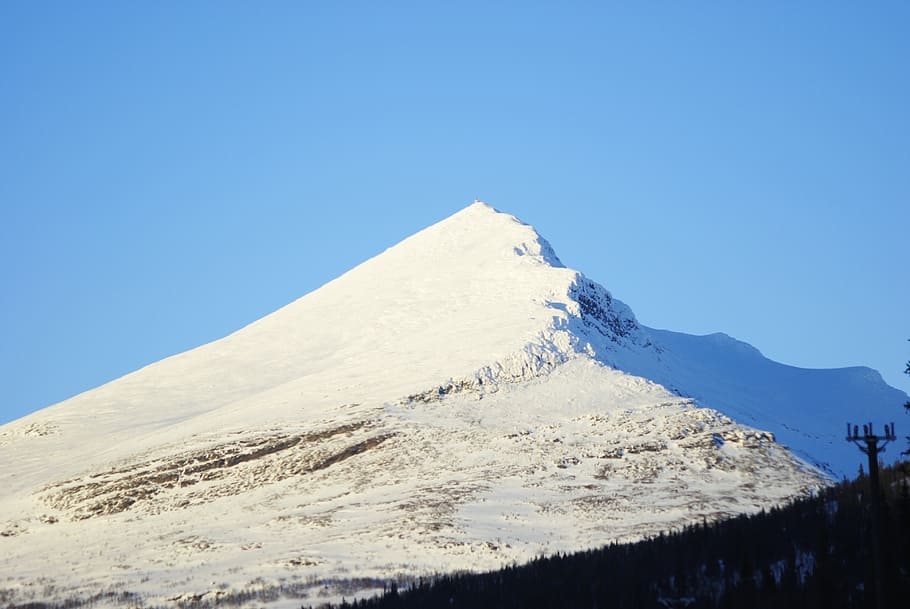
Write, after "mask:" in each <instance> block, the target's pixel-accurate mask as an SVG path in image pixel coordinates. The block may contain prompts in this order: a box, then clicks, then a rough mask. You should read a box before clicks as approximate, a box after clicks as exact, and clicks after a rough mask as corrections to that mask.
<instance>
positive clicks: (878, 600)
mask: <svg viewBox="0 0 910 609" xmlns="http://www.w3.org/2000/svg"><path fill="white" fill-rule="evenodd" d="M896 439H897V438H896V436H895V435H894V423H891V425H890V426H889V425H885V433H884V435H881V436H878V435H876V434H875V433H874V432H873V430H872V423H865V424H863V433H862V435H860V433H859V425H854V426H853V427H852V428H851V427H850V424H849V423H847V441H848V442H853V443H854V444H856V445H857V446H858V447H859V449H860V450H861V451H863V452H864V453H866V455H867V456H868V457H869V493H870V494H871V495H872V501H871V505H870V508H871V510H872V514H871V518H872V569H873V575H872V576H873V579H874V580H875V607H876V609H882V608H883V607H884V606H885V604H884V598H883V593H882V556H881V541H880V540H881V524H880V522H879V520H880V519H881V506H880V505H879V493H880V491H879V486H878V456H879V454H881V453H883V452H884V451H885V446H886V445H887V444H888V442H892V441H894V440H896Z"/></svg>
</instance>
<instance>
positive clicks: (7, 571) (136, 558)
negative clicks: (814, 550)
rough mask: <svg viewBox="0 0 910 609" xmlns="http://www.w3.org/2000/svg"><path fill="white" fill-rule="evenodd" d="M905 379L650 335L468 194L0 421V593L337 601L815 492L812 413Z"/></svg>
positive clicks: (833, 449)
mask: <svg viewBox="0 0 910 609" xmlns="http://www.w3.org/2000/svg"><path fill="white" fill-rule="evenodd" d="M614 368H615V369H614ZM902 395H903V394H901V393H900V392H897V391H896V390H893V389H891V388H890V387H887V385H884V384H883V383H882V382H881V379H880V378H876V377H875V373H872V372H871V371H866V370H864V369H863V370H853V369H851V370H847V371H802V370H797V369H793V368H788V367H785V366H781V365H779V364H775V363H773V362H769V361H768V360H765V359H764V358H762V357H761V355H760V354H759V353H758V352H757V351H755V350H754V349H752V348H751V347H748V346H747V345H743V344H742V343H737V342H736V341H733V340H732V339H728V338H726V337H719V336H714V337H689V336H685V335H677V334H673V333H669V332H665V331H658V330H652V329H648V328H644V327H642V326H640V324H638V322H637V321H636V320H635V317H634V315H633V314H632V312H631V310H629V308H628V307H626V306H625V305H624V304H622V303H620V302H619V301H617V300H615V299H614V298H612V296H611V295H610V294H609V293H608V292H607V291H606V290H605V289H604V288H602V287H601V286H599V285H597V284H596V283H594V282H592V281H590V280H589V279H587V278H586V277H584V276H583V275H581V274H580V273H578V272H576V271H573V270H570V269H567V268H564V267H563V265H562V264H561V263H560V262H559V260H558V258H557V257H556V255H555V253H554V252H553V250H552V248H551V247H550V246H549V244H547V242H546V241H544V240H543V239H542V238H541V237H540V236H539V235H538V234H537V233H536V231H535V230H534V229H533V228H532V227H530V226H527V225H525V224H522V223H521V222H519V221H518V220H516V219H515V218H513V217H512V216H509V215H507V214H502V213H499V212H497V211H495V210H494V209H492V208H490V207H488V206H486V205H484V204H480V203H477V204H474V205H471V206H469V207H468V208H466V209H464V210H462V211H461V212H459V213H457V214H455V215H454V216H452V217H450V218H448V219H446V220H444V221H443V222H440V223H439V224H436V225H434V226H431V227H429V228H428V229H426V230H424V231H421V232H420V233H418V234H416V235H414V236H412V237H410V238H408V239H406V240H404V241H403V242H401V243H399V244H398V245H396V246H394V247H392V248H390V249H389V250H387V251H386V252H384V253H382V254H381V255H379V256H377V257H375V258H373V259H371V260H368V261H367V262H365V263H363V264H362V265H360V266H358V267H357V268H355V269H353V270H351V271H350V272H348V273H346V274H344V275H342V276H341V277H339V278H337V279H336V280H334V281H332V282H330V283H328V284H326V285H325V286H323V287H322V288H320V289H319V290H316V291H315V292H312V293H310V294H308V295H306V296H304V297H303V298H301V299H299V300H297V301H295V302H293V303H291V304H290V305H288V306H286V307H284V308H282V309H280V310H279V311H276V312H275V313H273V314H271V315H269V316H266V317H264V318H263V319H261V320H259V321H257V322H255V323H253V324H251V325H249V326H247V327H246V328H243V329H242V330H239V331H238V332H236V333H234V334H232V335H230V336H228V337H226V338H224V339H221V340H219V341H215V342H213V343H210V344H208V345H204V346H202V347H199V348H197V349H194V350H191V351H188V352H186V353H182V354H180V355H177V356H174V357H171V358H168V359H165V360H162V361H161V362H158V363H155V364H153V365H151V366H148V367H146V368H143V369H141V370H138V371H136V372H134V373H132V374H129V375H127V376H125V377H123V378H121V379H118V380H116V381H113V382H111V383H109V384H107V385H104V386H102V387H99V388H97V389H95V390H92V391H89V392H86V393H84V394H82V395H79V396H76V397H74V398H72V399H70V400H67V401H65V402H62V403H60V404H57V405H55V406H52V407H50V408H47V409H45V410H42V411H40V412H37V413H34V414H32V415H30V416H28V417H25V418H23V419H20V420H19V421H15V422H13V423H10V424H8V425H5V426H3V427H0V463H3V464H5V467H3V468H2V470H0V489H2V491H0V598H5V599H7V600H10V601H14V602H17V603H19V602H26V601H29V600H47V599H51V598H60V597H62V596H66V595H77V596H81V597H87V596H90V595H91V594H95V593H97V592H98V591H110V593H111V594H114V593H120V592H123V591H131V592H136V593H139V594H142V595H143V598H144V599H146V601H147V602H149V603H160V602H166V601H167V600H168V599H179V598H184V599H186V598H188V597H182V596H181V595H199V594H206V595H208V596H207V597H206V598H208V599H212V598H215V596H220V597H222V598H226V597H227V596H228V595H229V594H231V593H233V592H236V591H239V590H250V589H258V590H271V591H273V592H274V591H275V590H278V589H279V588H280V589H281V590H283V591H284V592H285V593H287V594H289V595H290V596H294V595H295V594H296V595H298V596H299V595H300V594H304V593H305V594H310V595H311V597H310V598H311V601H314V602H315V599H314V598H313V597H312V595H315V594H319V593H320V592H319V591H322V592H321V593H324V594H341V593H346V595H347V596H348V597H350V596H351V592H352V589H351V588H350V587H346V588H344V589H343V590H342V589H339V590H335V591H334V592H333V591H332V590H331V589H326V588H324V587H323V586H321V585H319V583H318V582H320V581H322V580H323V579H325V578H331V579H335V580H348V581H349V582H350V580H352V579H354V578H358V577H375V578H380V579H382V578H389V577H393V576H396V575H400V574H425V573H432V572H435V571H442V570H450V569H477V568H490V567H494V566H497V565H501V564H505V563H509V562H511V561H514V560H525V559H529V558H532V557H534V556H536V555H538V554H540V553H545V552H554V551H568V550H573V549H580V548H585V547H591V546H595V545H598V544H603V543H606V542H608V541H611V540H614V539H628V538H635V537H639V536H642V535H646V534H650V533H653V532H656V531H659V530H663V529H666V528H671V527H674V526H681V525H683V524H685V523H687V522H692V521H694V520H700V519H701V518H703V517H706V518H716V517H722V516H724V515H728V514H733V513H739V512H743V511H753V510H757V509H760V508H761V507H764V506H768V505H771V504H774V503H778V502H781V501H785V500H787V499H788V498H790V497H793V496H795V495H798V494H801V493H805V492H811V491H812V489H813V488H816V487H817V486H818V485H819V484H824V483H825V479H824V476H823V474H822V473H821V472H820V471H819V470H817V469H815V468H814V467H812V464H821V465H824V464H828V465H829V466H830V468H831V470H832V471H834V472H836V473H838V472H839V471H840V470H839V469H838V468H844V470H845V471H853V469H855V468H853V467H847V466H846V464H848V462H849V463H856V459H855V455H854V454H853V452H852V451H854V450H855V449H852V448H851V447H850V446H848V445H846V444H845V443H841V444H843V446H842V445H840V444H837V445H836V444H835V443H833V440H831V439H832V438H836V437H837V435H838V434H840V433H841V428H842V426H843V423H845V421H841V420H839V419H838V420H836V421H834V423H835V425H834V426H833V429H834V431H831V426H829V425H828V423H829V421H827V420H826V417H829V418H833V417H843V416H844V415H846V414H847V413H848V412H852V411H850V410H848V407H849V404H850V403H851V401H852V400H854V399H855V400H858V401H863V403H865V404H867V405H868V406H869V408H870V409H871V411H870V412H869V416H870V417H871V416H873V415H879V416H876V417H875V418H876V419H880V417H881V413H882V412H887V413H890V412H891V410H892V409H893V404H892V403H890V402H889V400H891V399H892V398H895V399H896V400H897V402H896V403H900V401H901V400H902V399H905V397H901V396H902ZM816 398H819V399H816ZM835 398H837V400H840V401H836V400H835ZM832 400H834V401H832ZM820 402H821V403H820ZM832 403H834V404H835V406H834V407H832V406H831V404H832ZM826 408H827V410H826ZM794 409H800V412H799V413H794V412H793V410H794ZM784 419H786V420H784ZM767 431H772V432H774V434H776V435H777V436H778V437H781V438H784V439H785V442H786V443H787V444H789V445H790V446H791V447H792V448H793V449H794V450H795V452H796V454H797V455H799V457H801V458H802V460H801V459H799V458H797V457H796V456H794V454H793V453H791V452H790V451H788V450H786V449H785V448H784V447H782V446H781V445H780V444H778V443H777V442H776V441H775V440H774V435H772V434H771V433H767ZM848 455H849V456H848ZM352 585H354V584H350V583H348V584H345V586H352ZM359 585H360V586H361V587H362V588H364V589H366V590H368V589H369V586H370V583H369V582H361V583H360V584H359ZM4 590H5V592H4ZM273 600H274V599H273ZM146 601H143V602H146ZM112 602H113V601H112ZM120 602H122V599H120ZM276 602H277V603H278V604H281V603H282V602H285V603H286V604H287V605H288V606H299V604H300V601H299V600H297V601H295V600H293V599H285V600H284V601H281V600H278V601H276ZM114 604H116V602H115V603H114Z"/></svg>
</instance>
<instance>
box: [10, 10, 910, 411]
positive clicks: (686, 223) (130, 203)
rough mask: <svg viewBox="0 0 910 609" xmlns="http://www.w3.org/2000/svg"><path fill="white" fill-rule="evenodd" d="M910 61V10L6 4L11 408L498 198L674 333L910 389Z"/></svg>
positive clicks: (211, 332)
mask: <svg viewBox="0 0 910 609" xmlns="http://www.w3.org/2000/svg"><path fill="white" fill-rule="evenodd" d="M908 60H910V4H907V3H905V2H893V3H889V2H876V3H857V2H798V3H797V2H760V3H759V2H756V3H749V5H748V6H747V3H718V2H667V1H664V2H635V3H631V2H622V3H620V2H616V3H611V2H591V3H575V2H563V3H533V2H527V1H525V2H515V3H508V2H491V1H487V2H480V3H471V2H459V3H427V2H413V3H398V2H382V3H379V2H318V3H317V2H287V3H284V2H267V3H230V2H180V3H178V2H81V3H74V2H42V1H34V2H33V1H28V2H25V1H22V2H18V1H8V2H3V3H0V134H2V136H0V205H2V209H0V211H2V222H0V260H2V264H0V297H2V299H0V302H2V305H0V306H2V316H0V334H2V336H3V340H2V341H0V385H2V394H0V396H2V397H0V400H2V402H0V422H5V421H9V420H12V419H15V418H17V417H20V416H22V415H24V414H26V413H28V412H31V411H33V410H36V409H39V408H42V407H44V406H47V405H50V404H52V403H55V402H57V401H59V400H62V399H64V398H67V397H69V396H71V395H74V394H76V393H78V392H81V391H84V390H87V389H90V388H92V387H95V386H98V385H100V384H102V383H104V382H107V381H109V380H112V379H114V378H116V377H118V376H121V375H123V374H125V373H127V372H130V371H132V370H135V369H137V368H139V367H141V366H143V365H146V364H149V363H152V362H154V361H157V360H158V359H161V358H163V357H166V356H168V355H172V354H174V353H177V352H180V351H183V350H186V349H188V348H191V347H194V346H197V345H199V344H202V343H205V342H208V341H211V340H214V339H216V338H220V337H221V336H224V335H226V334H228V333H230V332H231V331H233V330H235V329H238V328H239V327H241V326H243V325H245V324H247V323H249V322H251V321H253V320H255V319H257V318H259V317H261V316H263V315H265V314H267V313H269V312H271V311H273V310H274V309H276V308H278V307H280V306H282V305H284V304H286V303H288V302H290V301H292V300H294V299H296V298H297V297H299V296H302V295H303V294H305V293H307V292H309V291H311V290H313V289H315V288H317V287H319V286H320V285H322V284H323V283H325V282H326V281H328V280H330V279H332V278H333V277H335V276H337V275H339V274H340V273H342V272H344V271H345V270H347V269H349V268H351V267H353V266H354V265H356V264H358V263H359V262H361V261H363V260H365V259H366V258H368V257H370V256H373V255H375V254H377V253H379V252H381V251H382V250H383V249H385V248H386V247H388V246H390V245H393V244H394V243H396V242H397V241H399V240H400V239H402V238H403V237H405V236H407V235H409V234H411V233H413V232H416V231H418V230H420V229H421V228H424V227H425V226H427V225H429V224H431V223H433V222H436V221H438V220H441V219H443V218H444V217H446V216H448V215H450V214H451V213H454V212H455V211H457V210H458V209H460V208H461V207H463V206H465V205H467V204H468V203H470V202H471V201H472V200H473V197H474V196H475V195H476V196H479V197H480V198H481V199H483V200H485V201H487V202H488V203H490V204H491V205H493V206H494V207H497V208H498V209H501V210H503V211H507V212H509V213H512V214H514V215H516V216H518V217H519V218H521V219H523V220H524V221H526V222H528V223H530V224H533V225H534V226H535V227H536V228H537V229H538V230H539V231H540V232H541V233H542V234H543V235H544V236H545V237H546V238H547V239H548V240H549V241H550V242H551V243H552V244H553V246H554V248H555V249H556V251H557V253H558V254H559V256H560V257H561V258H562V260H563V262H565V263H566V264H567V265H568V266H570V267H572V268H576V269H579V270H581V271H583V272H584V273H585V274H586V275H588V276H589V277H591V278H593V279H594V280H596V281H598V282H600V283H602V284H603V285H605V286H606V287H607V288H608V289H610V290H611V291H612V292H613V294H614V295H615V296H616V297H618V298H620V299H621V300H623V301H624V302H626V303H627V304H628V305H630V306H631V307H632V309H633V310H634V311H635V313H636V314H637V316H638V317H639V319H640V320H641V321H642V322H644V323H645V324H648V325H651V326H655V327H661V328H668V329H672V330H678V331H685V332H691V333H709V332H714V331H723V332H726V333H727V334H730V335H732V336H735V337H737V338H739V339H741V340H745V341H747V342H750V343H752V344H753V345H755V346H756V347H758V348H759V349H760V350H762V352H764V353H765V354H766V355H767V356H769V357H772V358H774V359H777V360H779V361H781V362H784V363H788V364H793V365H798V366H804V367H840V366H849V365H868V366H871V367H873V368H876V369H877V370H879V371H880V372H881V373H882V374H883V376H884V377H885V379H886V380H887V381H888V382H890V383H891V384H893V385H895V386H897V387H899V388H901V389H904V390H905V391H910V382H908V381H910V378H908V377H906V375H903V374H902V371H903V368H904V362H905V361H906V360H907V359H910V343H908V342H907V339H908V338H910V319H908V314H907V313H908V306H907V303H908V302H910V287H908V283H910V281H908V279H910V277H908V274H907V270H906V259H905V256H906V251H907V248H906V242H907V228H908V226H910V113H908V111H907V108H910V70H908V69H907V62H908ZM899 411H900V408H899V405H897V404H896V405H895V419H897V420H902V419H899V418H898V417H899V415H900V412H899Z"/></svg>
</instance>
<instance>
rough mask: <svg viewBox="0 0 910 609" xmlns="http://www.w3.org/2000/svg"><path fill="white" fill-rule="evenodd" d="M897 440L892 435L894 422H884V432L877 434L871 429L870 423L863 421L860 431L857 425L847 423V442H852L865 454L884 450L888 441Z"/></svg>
mask: <svg viewBox="0 0 910 609" xmlns="http://www.w3.org/2000/svg"><path fill="white" fill-rule="evenodd" d="M894 440H897V436H895V435H894V423H890V424H888V423H886V424H885V433H884V434H883V435H877V434H875V433H874V431H873V429H872V423H863V429H862V433H860V429H859V425H852V426H851V425H850V423H847V442H853V443H854V444H856V445H857V446H858V447H859V449H860V450H861V451H863V452H864V453H865V454H867V455H869V454H878V453H881V452H884V451H885V446H887V445H888V443H889V442H893V441H894Z"/></svg>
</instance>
